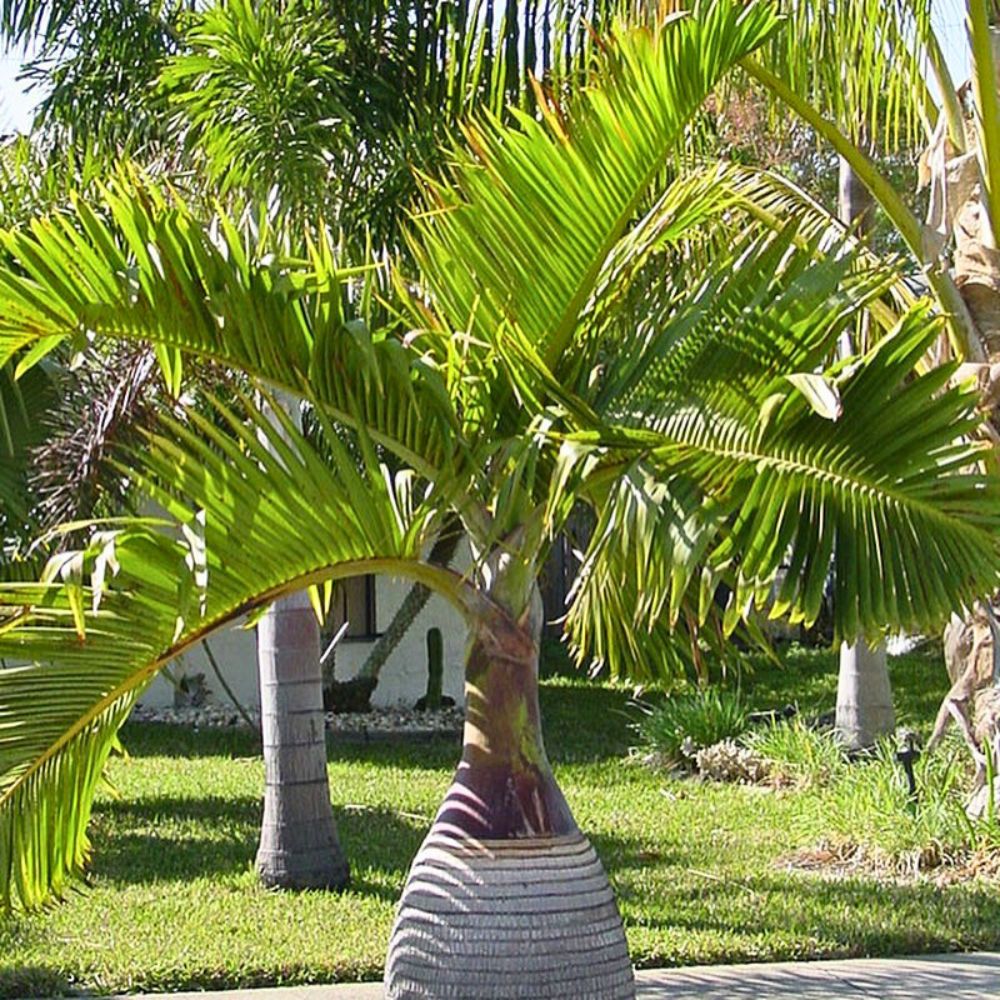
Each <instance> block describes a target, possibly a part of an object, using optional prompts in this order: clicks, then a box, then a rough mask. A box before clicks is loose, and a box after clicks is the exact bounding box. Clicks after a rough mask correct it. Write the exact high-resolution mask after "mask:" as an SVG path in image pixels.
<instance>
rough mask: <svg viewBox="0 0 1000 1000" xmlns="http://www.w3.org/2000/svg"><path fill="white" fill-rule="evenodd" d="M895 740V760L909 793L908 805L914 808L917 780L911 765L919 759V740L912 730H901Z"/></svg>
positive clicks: (916, 797)
mask: <svg viewBox="0 0 1000 1000" xmlns="http://www.w3.org/2000/svg"><path fill="white" fill-rule="evenodd" d="M897 738H898V740H899V749H898V750H897V751H896V760H898V761H899V763H900V764H902V765H903V771H904V772H905V774H906V783H907V786H908V789H909V793H910V804H911V805H912V806H913V807H914V808H916V805H917V799H918V796H917V778H916V775H915V774H914V771H913V765H914V764H915V763H916V762H917V761H918V760H919V759H920V745H919V744H920V738H919V737H918V736H917V734H916V733H915V732H914V731H913V730H912V729H901V730H900V731H899V734H898V737H897Z"/></svg>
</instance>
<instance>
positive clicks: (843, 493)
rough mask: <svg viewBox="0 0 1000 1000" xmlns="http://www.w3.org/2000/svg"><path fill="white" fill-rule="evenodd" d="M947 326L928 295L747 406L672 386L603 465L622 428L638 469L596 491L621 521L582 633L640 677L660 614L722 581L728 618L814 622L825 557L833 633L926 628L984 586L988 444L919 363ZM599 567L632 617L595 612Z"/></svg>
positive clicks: (990, 486)
mask: <svg viewBox="0 0 1000 1000" xmlns="http://www.w3.org/2000/svg"><path fill="white" fill-rule="evenodd" d="M939 332H940V321H935V320H933V319H932V318H931V317H930V316H929V315H928V313H927V310H926V307H921V308H918V309H916V310H914V311H913V312H912V313H910V314H909V315H907V316H906V317H905V318H904V319H903V320H902V321H901V323H900V325H899V328H898V329H897V330H895V331H894V332H893V333H892V334H891V335H890V336H888V337H886V338H885V339H884V340H883V341H881V342H880V343H879V344H878V345H877V346H876V347H875V348H873V349H872V351H871V352H869V354H868V355H867V356H865V357H863V358H858V359H854V360H853V361H852V363H851V364H849V365H847V366H846V367H844V366H843V365H834V366H833V367H831V368H828V369H826V370H825V371H823V370H821V371H816V372H809V373H805V372H804V373H802V375H803V376H807V377H805V378H802V377H793V378H788V377H782V376H781V375H776V377H775V378H774V380H773V381H772V382H771V384H770V385H769V386H766V387H763V389H762V391H761V392H760V393H759V396H758V398H759V399H760V402H761V405H760V407H759V410H758V411H757V413H756V414H754V413H753V412H751V411H750V410H749V409H748V408H747V406H746V402H747V400H746V399H745V398H739V399H738V400H737V402H736V403H735V404H734V405H732V406H730V407H726V406H724V405H720V404H721V403H722V402H723V398H722V396H721V395H719V396H717V397H715V398H709V397H706V396H705V395H704V394H703V395H702V396H701V397H693V398H692V399H691V400H690V402H689V403H688V404H687V405H683V404H682V403H681V402H680V400H679V399H677V400H676V401H675V404H674V406H673V407H671V409H670V412H669V413H667V414H664V415H661V416H660V417H658V418H656V419H655V420H653V421H652V422H651V423H650V425H649V429H643V430H640V429H637V428H635V427H634V425H633V428H629V429H628V430H626V429H625V428H621V429H620V430H619V431H618V432H616V433H618V434H620V438H619V440H618V441H617V447H615V448H612V449H611V451H610V452H609V455H608V456H606V457H605V459H604V461H610V456H614V455H615V454H618V455H624V454H628V449H625V450H624V451H622V450H621V442H622V441H623V440H629V441H631V442H632V445H633V447H634V448H635V449H636V450H637V451H638V452H639V453H640V454H642V455H643V456H644V458H643V466H642V473H643V477H644V478H640V479H639V480H636V474H633V475H632V477H631V479H630V480H626V481H625V482H624V483H621V484H618V485H617V486H615V487H614V488H613V489H611V490H610V492H608V491H607V490H601V489H598V490H597V491H596V492H595V493H594V494H593V496H594V499H595V504H596V506H597V508H598V510H599V511H600V512H602V513H601V516H602V518H603V519H604V520H606V521H607V523H608V524H611V523H613V521H614V519H615V518H618V519H621V520H622V521H623V523H625V524H626V525H628V526H629V530H627V531H619V530H614V531H610V530H609V531H608V532H606V533H605V534H603V535H597V536H595V542H594V545H593V547H592V551H591V552H590V553H588V561H585V564H584V570H583V575H582V577H581V583H580V585H579V588H578V590H579V595H580V597H581V599H582V600H583V602H584V603H583V604H582V605H581V606H580V607H579V608H574V609H572V610H571V612H570V618H569V625H570V629H571V634H572V635H573V637H574V639H575V641H576V642H577V644H578V645H579V646H580V647H581V648H582V649H583V650H584V651H585V652H587V653H596V654H597V655H599V656H600V657H601V658H603V659H605V660H607V661H608V662H609V663H611V665H612V666H613V667H615V668H616V669H618V670H621V671H627V670H632V669H638V670H639V671H640V673H648V672H649V671H650V669H651V663H653V662H655V656H656V644H657V643H658V642H660V641H661V637H660V634H659V633H660V629H661V625H662V620H663V615H664V613H667V612H668V613H669V616H670V617H672V618H674V617H676V615H677V614H678V611H679V610H680V609H681V608H682V607H685V606H690V605H691V604H697V605H698V606H699V609H700V610H699V614H700V615H704V614H706V613H707V612H708V611H709V609H710V607H711V602H712V600H713V598H714V596H715V594H716V589H717V586H718V584H720V583H724V584H726V585H728V586H729V587H730V589H731V591H732V595H731V599H730V603H729V607H728V610H727V616H726V617H727V625H728V626H729V627H732V626H734V625H735V624H736V622H737V621H738V620H739V619H740V617H741V616H745V615H748V614H750V613H752V611H753V609H754V607H756V608H757V609H758V610H763V611H765V612H767V613H769V614H771V615H773V616H778V615H786V614H787V615H789V616H790V618H791V620H792V621H793V622H794V621H804V622H805V623H807V624H809V623H811V622H812V621H813V620H815V618H816V615H817V614H818V612H819V608H820V603H821V600H822V597H823V592H824V588H825V586H826V584H827V580H828V578H829V575H830V573H831V570H832V568H833V567H834V566H835V567H836V571H835V599H834V625H835V629H836V633H837V636H838V637H840V638H847V639H850V638H852V637H853V636H855V635H857V634H859V633H865V634H868V635H870V636H875V635H877V634H879V633H880V632H881V631H883V630H884V629H886V628H887V627H888V626H889V625H890V624H892V625H893V626H897V627H898V626H902V627H903V628H905V629H910V630H913V631H930V630H933V629H934V628H936V627H938V626H939V625H940V624H941V622H942V621H943V620H945V618H946V616H947V615H948V613H949V612H950V610H951V609H953V608H954V607H955V606H957V605H959V604H960V603H962V602H967V603H968V602H971V601H972V600H974V599H975V596H976V594H977V593H983V592H988V591H991V590H992V589H993V588H994V587H995V586H996V584H997V580H998V575H1000V574H998V567H1000V559H998V551H997V544H996V537H997V535H996V528H997V524H996V522H997V517H998V513H997V511H998V507H997V499H998V497H997V487H996V482H995V480H989V479H987V478H985V477H984V476H982V475H980V474H979V473H978V472H976V471H975V466H976V463H977V461H978V460H979V458H980V456H981V455H982V453H983V448H984V447H985V446H983V445H981V444H978V443H975V442H973V441H971V440H970V439H969V437H968V435H969V434H971V433H972V432H973V431H974V429H975V427H976V426H977V424H978V422H979V417H978V416H977V414H976V413H975V408H974V404H975V395H974V393H972V392H970V391H968V390H960V389H954V388H952V389H949V388H946V384H947V380H948V378H949V377H950V375H951V370H950V369H936V370H934V371H931V372H929V373H927V374H925V375H921V376H918V377H913V376H912V372H913V370H914V366H915V363H916V361H917V359H919V358H920V356H921V354H922V352H923V351H925V350H926V349H927V347H928V345H929V344H930V343H931V341H932V340H933V338H934V337H935V336H937V335H938V334H939ZM742 389H743V387H741V386H740V385H738V384H736V385H734V386H733V395H734V396H736V397H742V396H743V393H742ZM654 428H655V429H654ZM661 435H662V436H661ZM963 435H965V436H963ZM658 439H659V440H658ZM581 443H582V439H581ZM603 478H604V479H606V478H607V477H606V475H605V476H604V477H603ZM601 481H602V476H601V473H600V472H598V473H596V474H595V476H594V482H595V483H597V484H600V483H601ZM612 515H613V516H612ZM637 538H638V539H639V540H640V541H639V542H637V540H636V539H637ZM640 542H641V544H640ZM626 543H627V545H626ZM779 571H783V572H784V579H783V581H782V582H781V585H780V588H779V589H778V591H777V592H776V593H774V592H772V586H773V584H774V581H775V579H776V577H777V576H778V574H779ZM609 574H610V575H615V574H617V577H616V578H617V579H618V581H619V595H620V596H619V598H618V603H619V604H620V605H621V607H622V608H630V609H633V613H632V614H631V615H630V616H626V617H624V618H621V617H613V616H609V617H608V618H607V619H605V618H604V617H603V615H602V607H601V605H600V603H599V602H598V601H597V600H596V592H595V593H592V592H591V588H592V587H593V586H594V584H592V583H591V577H592V578H593V580H594V581H598V582H599V581H601V580H605V579H607V578H609ZM595 615H596V616H597V620H596V622H595ZM626 633H628V634H626ZM623 651H624V654H623ZM625 654H628V655H625ZM635 656H639V660H638V664H637V665H636V661H635V659H634V657H635Z"/></svg>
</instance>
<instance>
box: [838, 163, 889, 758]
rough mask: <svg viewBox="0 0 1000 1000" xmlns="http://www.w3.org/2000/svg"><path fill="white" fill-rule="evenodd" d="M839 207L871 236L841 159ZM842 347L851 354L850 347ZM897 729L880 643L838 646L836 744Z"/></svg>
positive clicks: (867, 205) (855, 185) (869, 204)
mask: <svg viewBox="0 0 1000 1000" xmlns="http://www.w3.org/2000/svg"><path fill="white" fill-rule="evenodd" d="M837 202H838V204H837V214H838V215H839V217H840V219H841V221H842V222H844V223H846V224H847V225H849V226H854V227H855V228H856V230H857V233H858V235H862V234H864V233H865V232H867V231H870V229H871V225H872V214H873V212H874V210H875V201H874V199H873V198H872V195H871V192H870V191H869V190H868V188H867V187H865V185H864V184H863V183H862V181H861V179H860V178H859V177H858V175H857V174H856V173H855V172H854V170H853V169H852V167H851V165H850V164H849V163H848V162H847V161H846V160H845V159H843V158H841V160H840V191H839V195H838V199H837ZM843 347H844V348H845V352H847V353H849V349H850V345H849V344H845V345H843ZM895 726H896V717H895V713H894V712H893V707H892V685H891V683H890V680H889V667H888V663H887V659H886V650H885V644H884V643H879V645H878V646H876V647H875V648H872V647H870V646H869V645H868V643H867V642H865V640H864V637H863V636H858V637H857V638H856V639H855V641H854V643H853V644H848V643H844V644H842V645H841V647H840V670H839V674H838V677H837V713H836V722H835V729H836V731H837V735H838V737H839V738H840V741H841V742H842V743H843V744H844V746H845V747H847V749H849V750H860V749H861V748H863V747H869V746H872V744H874V743H875V741H876V740H878V739H879V738H880V737H882V736H887V735H889V734H890V733H892V731H893V729H894V728H895Z"/></svg>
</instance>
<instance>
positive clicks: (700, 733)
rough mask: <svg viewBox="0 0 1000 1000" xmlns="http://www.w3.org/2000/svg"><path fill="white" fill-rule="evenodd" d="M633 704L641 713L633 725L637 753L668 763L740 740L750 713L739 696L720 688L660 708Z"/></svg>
mask: <svg viewBox="0 0 1000 1000" xmlns="http://www.w3.org/2000/svg"><path fill="white" fill-rule="evenodd" d="M636 704H637V705H638V707H639V709H640V710H641V712H642V717H641V718H640V719H639V721H638V722H637V723H636V724H635V729H636V732H637V733H638V735H639V741H640V747H639V749H640V750H642V751H644V752H647V753H655V754H658V755H661V756H663V757H664V758H666V759H668V760H671V761H677V762H680V761H683V760H684V759H686V758H691V757H693V756H694V754H695V753H696V752H697V751H698V750H701V749H703V748H705V747H710V746H712V745H713V744H715V743H719V742H721V741H722V740H728V739H734V738H735V737H737V736H741V735H742V734H743V733H744V732H745V731H746V728H747V726H748V725H749V715H750V709H749V706H748V705H747V703H746V701H744V699H743V697H742V695H741V694H740V693H739V692H738V691H727V690H725V689H722V688H706V689H704V690H701V691H697V692H695V693H693V694H684V695H678V696H675V697H671V698H668V699H667V700H666V701H665V702H663V703H662V704H660V705H649V704H646V703H643V702H637V703H636Z"/></svg>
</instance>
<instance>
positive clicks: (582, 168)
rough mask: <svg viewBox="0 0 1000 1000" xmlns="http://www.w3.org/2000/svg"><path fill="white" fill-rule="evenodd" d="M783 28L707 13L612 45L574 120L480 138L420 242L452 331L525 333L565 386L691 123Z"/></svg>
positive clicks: (725, 1) (472, 132)
mask: <svg viewBox="0 0 1000 1000" xmlns="http://www.w3.org/2000/svg"><path fill="white" fill-rule="evenodd" d="M777 25H778V21H777V19H776V18H775V16H774V11H773V9H772V8H771V7H770V6H769V5H766V4H753V5H747V6H744V5H741V4H736V3H732V2H730V0H705V2H699V3H698V4H696V5H695V11H694V14H693V15H692V16H690V17H686V16H682V17H680V18H672V19H669V20H668V21H667V22H666V23H661V24H659V25H658V26H657V27H655V28H652V29H649V30H635V31H631V32H626V33H622V34H621V35H620V36H618V37H616V38H615V39H613V40H612V41H611V42H609V44H608V50H607V52H606V53H605V54H604V56H603V58H602V59H601V60H600V63H599V67H598V69H597V70H596V74H597V79H599V80H600V86H594V87H592V88H589V89H587V90H585V91H583V92H582V93H581V94H580V95H579V97H578V99H577V100H576V102H575V103H573V104H571V106H570V108H569V111H568V112H567V113H566V114H565V115H562V114H560V113H558V112H557V111H556V110H555V109H554V108H549V109H548V110H547V113H546V114H545V118H544V121H542V122H539V121H536V120H534V119H532V118H529V117H528V116H526V115H522V116H519V118H518V124H519V128H518V129H516V130H514V129H510V128H505V127H503V126H502V125H500V124H499V123H498V122H497V121H495V120H486V121H483V122H481V123H479V124H477V125H475V126H473V127H470V129H469V130H468V140H469V145H470V147H471V149H472V150H473V152H472V153H466V152H460V153H459V154H458V160H457V165H456V166H455V168H454V170H453V174H452V178H451V180H450V183H449V184H448V186H447V187H444V186H439V187H435V188H433V189H432V190H431V192H430V195H429V198H428V204H427V210H426V212H425V213H424V215H423V216H422V217H420V218H419V220H418V223H417V237H416V240H415V241H414V252H415V255H416V257H417V260H418V263H419V264H420V265H421V268H422V271H423V274H424V278H425V281H426V283H427V286H428V288H429V289H430V291H431V293H432V294H433V297H434V304H435V308H436V309H437V310H438V312H439V314H440V316H441V317H442V319H443V321H444V324H445V325H446V326H447V327H448V328H449V329H451V330H466V329H469V330H470V333H471V334H472V335H473V336H477V337H479V338H480V339H485V337H486V336H488V335H489V332H490V331H495V330H497V329H499V328H500V327H501V325H503V324H509V325H511V326H517V327H518V328H520V330H521V332H522V333H523V335H524V337H525V338H526V339H527V340H528V341H529V342H530V343H531V344H533V345H534V349H535V350H537V352H538V354H539V356H540V357H541V358H543V359H544V360H545V363H546V364H547V365H548V366H549V367H550V368H551V369H552V370H553V371H554V372H556V373H557V374H558V369H559V364H560V361H561V360H562V359H563V356H564V353H565V354H567V355H571V354H572V352H571V351H567V348H568V347H569V345H570V343H571V341H572V338H573V334H574V331H575V330H576V327H577V322H578V318H579V315H580V312H581V310H582V309H583V308H584V306H585V305H586V304H587V302H588V300H589V298H590V296H591V293H592V291H593V289H594V286H595V283H596V282H597V281H598V280H599V278H600V276H601V273H602V270H603V269H604V266H605V261H606V258H607V257H608V255H609V254H610V253H611V251H612V249H613V248H614V246H615V244H616V243H617V242H618V240H619V239H620V238H621V236H622V234H623V233H624V232H625V230H626V227H627V226H629V225H630V224H631V223H632V221H633V216H634V215H635V213H636V212H637V210H638V208H639V206H640V204H641V202H642V199H643V198H644V197H646V195H647V193H648V188H649V186H650V184H651V183H652V182H653V180H654V178H656V177H657V176H659V174H660V172H661V171H662V168H663V166H664V164H665V161H666V158H667V156H668V154H669V153H670V151H671V150H672V149H673V147H674V145H675V144H676V142H677V140H678V138H679V137H680V135H681V132H682V130H683V129H684V127H685V125H686V123H687V122H688V121H689V120H690V118H691V116H692V115H693V114H694V112H695V111H696V110H697V108H698V106H699V105H700V103H701V102H702V101H703V100H704V98H705V97H706V96H707V94H708V93H709V92H710V91H711V89H712V87H713V86H714V85H715V84H716V83H717V82H718V80H719V78H720V77H721V76H722V75H723V74H724V73H725V72H726V71H727V70H728V69H729V67H731V66H732V65H734V64H735V63H736V62H738V61H739V60H740V59H742V58H743V57H744V56H745V55H746V54H748V53H750V52H752V51H753V50H754V49H756V48H757V47H758V46H759V45H760V44H761V43H762V42H763V41H764V40H765V39H766V38H767V37H768V36H769V35H770V34H771V33H772V32H773V31H774V30H775V29H776V28H777ZM542 254H544V256H543V257H542V256H541V255H542ZM470 324H471V328H470Z"/></svg>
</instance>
